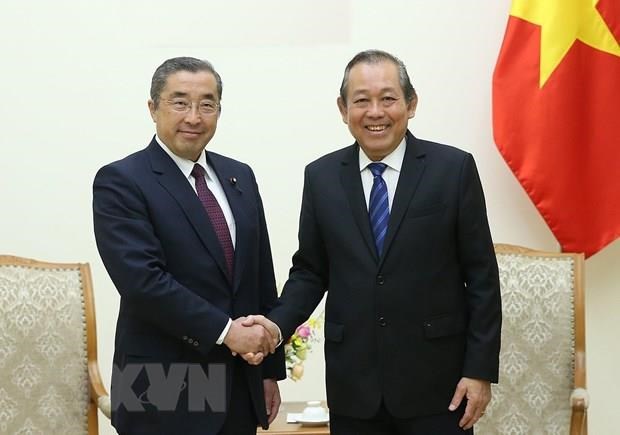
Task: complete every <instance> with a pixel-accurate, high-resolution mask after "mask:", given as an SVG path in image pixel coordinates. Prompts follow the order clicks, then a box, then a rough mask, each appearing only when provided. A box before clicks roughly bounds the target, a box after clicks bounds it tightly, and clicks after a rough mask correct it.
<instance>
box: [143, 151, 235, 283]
mask: <svg viewBox="0 0 620 435" xmlns="http://www.w3.org/2000/svg"><path fill="white" fill-rule="evenodd" d="M147 153H148V156H149V159H150V160H151V168H152V170H153V172H155V173H156V174H157V181H158V182H159V184H161V185H162V187H163V188H164V189H166V190H167V191H168V192H169V193H170V196H172V197H173V198H174V199H175V201H176V202H177V203H178V204H179V206H180V207H181V209H182V210H183V212H184V213H185V215H186V216H187V219H188V220H189V222H190V223H191V225H192V227H193V228H194V231H196V233H197V234H198V237H199V238H200V240H201V241H202V244H203V245H204V246H205V248H206V249H207V251H209V254H211V257H213V259H214V260H215V262H216V263H217V265H218V267H219V268H220V269H221V271H222V273H223V274H224V276H227V275H228V273H227V271H226V260H225V259H224V252H223V251H222V248H221V246H220V242H219V240H218V238H217V236H216V234H215V231H214V230H213V227H212V226H211V223H210V222H209V217H208V216H207V213H206V211H205V209H204V207H203V206H202V204H201V203H200V200H199V199H198V196H197V195H196V192H194V190H193V189H192V187H191V186H190V185H189V183H188V181H187V179H186V178H185V177H184V176H183V174H182V173H181V171H179V168H178V167H177V166H176V164H175V163H174V162H173V161H172V159H171V158H170V156H168V155H167V154H166V152H165V151H164V150H162V149H161V147H160V145H159V144H158V143H157V141H156V140H155V139H153V141H151V144H150V145H149V146H148V148H147Z"/></svg>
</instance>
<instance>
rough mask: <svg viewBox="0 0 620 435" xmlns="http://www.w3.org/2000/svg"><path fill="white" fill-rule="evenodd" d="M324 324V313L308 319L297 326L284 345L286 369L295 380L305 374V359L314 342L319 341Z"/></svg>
mask: <svg viewBox="0 0 620 435" xmlns="http://www.w3.org/2000/svg"><path fill="white" fill-rule="evenodd" d="M322 325H323V315H322V314H321V315H320V316H319V317H316V318H310V319H308V321H307V322H305V323H303V324H301V325H300V326H298V327H297V329H296V330H295V333H294V334H293V335H292V336H291V338H289V340H288V341H287V342H286V344H285V345H284V355H285V358H286V371H287V373H288V377H289V378H290V379H292V380H293V381H295V382H296V381H298V380H300V379H301V377H302V376H303V374H304V361H305V360H306V358H307V356H308V352H309V351H310V350H311V349H312V344H313V343H316V342H318V341H319V330H320V328H321V327H322Z"/></svg>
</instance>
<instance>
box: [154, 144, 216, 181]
mask: <svg viewBox="0 0 620 435" xmlns="http://www.w3.org/2000/svg"><path fill="white" fill-rule="evenodd" d="M155 140H156V141H157V143H158V144H159V146H160V147H162V149H163V150H164V151H165V152H166V154H168V155H169V156H170V158H171V159H172V161H173V162H174V163H175V164H176V165H177V166H178V167H179V169H180V171H181V172H182V173H183V175H184V176H185V178H187V179H189V177H190V175H191V174H192V170H193V169H194V165H195V164H196V163H198V164H199V165H200V166H202V167H203V168H204V170H205V175H206V176H207V177H208V178H209V179H210V180H213V179H215V174H214V172H213V169H211V167H210V166H209V165H208V164H207V153H206V152H205V150H204V149H203V150H202V151H201V152H200V155H199V156H198V160H196V161H195V162H193V161H191V160H188V159H184V158H183V157H179V156H177V155H176V154H175V153H173V152H172V151H171V150H170V148H168V147H167V146H166V144H164V143H163V142H162V140H161V139H160V138H159V136H157V135H155Z"/></svg>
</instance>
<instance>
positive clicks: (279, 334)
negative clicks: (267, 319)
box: [273, 322, 284, 347]
mask: <svg viewBox="0 0 620 435" xmlns="http://www.w3.org/2000/svg"><path fill="white" fill-rule="evenodd" d="M273 324H274V325H276V328H277V329H278V344H276V347H279V346H280V345H281V344H282V342H283V341H284V340H283V339H282V330H281V329H280V327H279V326H278V324H277V323H276V322H273Z"/></svg>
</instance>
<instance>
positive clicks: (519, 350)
mask: <svg viewBox="0 0 620 435" xmlns="http://www.w3.org/2000/svg"><path fill="white" fill-rule="evenodd" d="M495 251H496V253H497V262H498V265H499V275H500V285H501V291H502V311H503V325H502V349H501V354H500V377H499V384H498V385H493V399H492V401H491V403H490V404H489V406H488V408H487V411H486V414H485V415H484V417H483V418H482V419H481V420H480V421H479V423H478V424H476V433H477V434H482V435H521V434H523V435H538V434H540V435H543V434H544V435H551V434H558V435H559V434H562V435H566V434H570V435H577V434H579V435H585V434H587V424H586V423H587V418H586V417H587V415H586V411H587V408H588V395H587V392H586V390H585V388H586V370H585V326H584V323H585V319H584V294H583V267H584V266H583V265H584V258H583V255H581V254H561V253H554V252H539V251H533V250H530V249H526V248H522V247H518V246H511V245H495Z"/></svg>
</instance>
